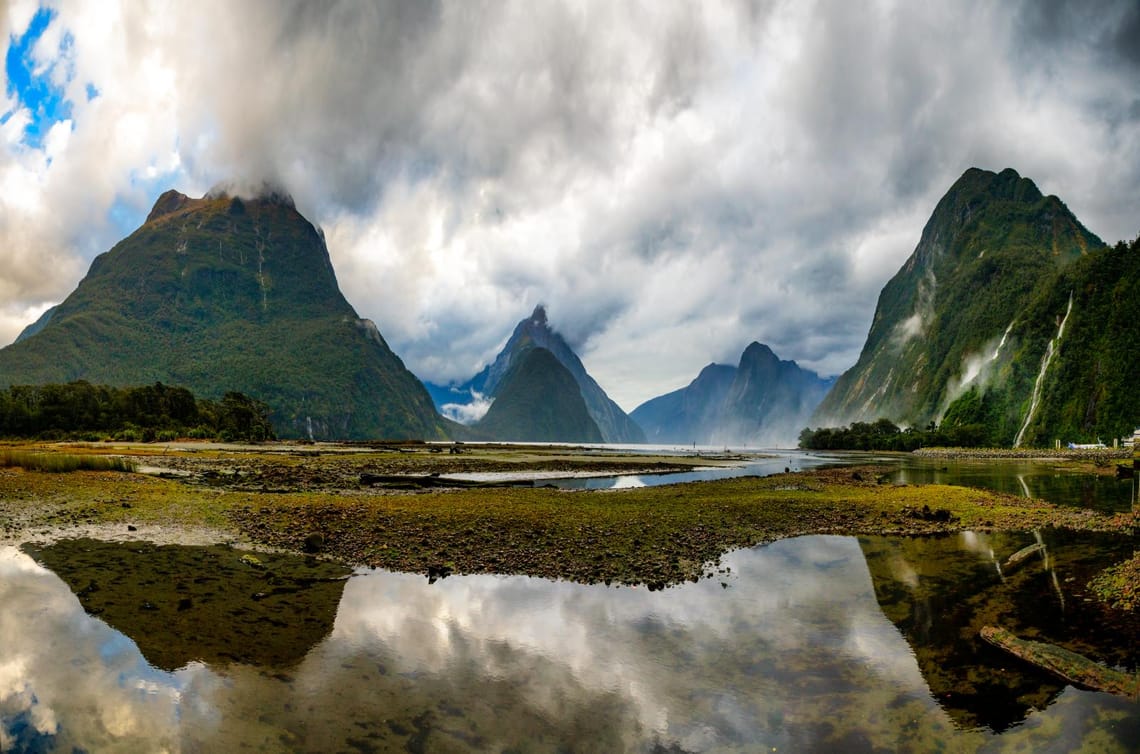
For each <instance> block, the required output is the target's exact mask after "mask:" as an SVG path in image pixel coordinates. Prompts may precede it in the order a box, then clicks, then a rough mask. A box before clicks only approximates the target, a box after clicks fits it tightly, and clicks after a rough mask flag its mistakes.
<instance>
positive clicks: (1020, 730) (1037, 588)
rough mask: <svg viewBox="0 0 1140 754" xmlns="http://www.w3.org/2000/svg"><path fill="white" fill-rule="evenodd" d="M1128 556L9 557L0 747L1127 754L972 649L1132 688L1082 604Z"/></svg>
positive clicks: (848, 544) (1124, 726) (994, 539)
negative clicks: (1090, 586)
mask: <svg viewBox="0 0 1140 754" xmlns="http://www.w3.org/2000/svg"><path fill="white" fill-rule="evenodd" d="M1038 537H1040V541H1041V542H1043V543H1044V544H1045V549H1044V550H1043V551H1042V552H1041V553H1039V554H1038V555H1035V556H1034V557H1033V558H1032V559H1031V560H1030V561H1029V562H1027V563H1026V564H1025V565H1023V566H1022V567H1021V568H1019V569H1016V570H1014V569H1010V568H1002V567H1001V566H1002V562H1003V561H1004V559H1006V558H1007V557H1008V556H1009V555H1010V554H1011V553H1013V552H1015V551H1017V550H1019V549H1020V548H1022V547H1024V546H1025V545H1027V544H1031V543H1034V542H1036V541H1038ZM1134 547H1135V542H1133V541H1131V540H1126V539H1123V538H1119V537H1117V538H1112V537H1105V536H1092V535H1080V536H1078V535H1062V534H1059V533H1056V532H1041V533H1039V534H1037V535H1035V534H1033V533H1025V534H991V535H985V534H975V533H964V534H961V535H953V536H946V537H940V538H909V539H907V538H888V537H864V538H854V537H829V536H812V537H801V538H796V539H789V540H782V541H779V542H775V543H773V544H770V545H767V546H760V547H755V548H752V549H747V550H740V551H736V552H732V553H729V554H728V555H726V556H725V557H724V558H723V560H722V562H721V564H720V566H719V568H717V569H715V570H713V571H711V577H708V578H705V579H702V580H701V581H699V582H696V583H686V584H683V585H679V586H675V587H672V588H668V589H665V590H661V591H649V590H647V589H644V588H629V587H621V588H618V587H606V586H604V585H581V584H574V583H569V582H563V581H549V580H544V579H534V578H527V577H522V576H486V575H484V576H459V577H455V576H453V577H448V578H445V579H441V580H438V581H435V582H434V583H430V582H429V581H428V580H427V579H426V578H425V577H423V576H420V575H414V574H398V573H390V572H384V571H358V572H356V573H355V575H352V576H351V577H349V578H347V579H346V578H345V574H344V572H343V571H341V570H339V569H337V568H336V567H335V566H328V565H319V564H314V563H312V562H310V561H306V560H304V559H301V558H290V557H285V556H267V555H266V556H263V555H258V556H256V557H257V560H256V561H251V560H249V559H248V558H246V559H245V560H242V555H241V553H240V552H238V551H233V550H228V549H226V548H191V547H156V546H154V545H142V544H139V543H133V544H111V543H101V542H91V541H72V542H63V543H59V544H56V545H49V546H40V547H27V548H25V550H23V551H21V550H16V549H13V548H7V549H3V550H0V646H2V647H3V648H4V649H3V654H2V655H0V750H3V751H5V752H7V751H37V752H39V751H43V752H50V751H67V752H71V751H92V752H94V751H108V750H114V751H140V752H141V751H147V752H149V751H172V752H176V751H182V752H191V751H236V750H242V749H243V748H244V749H247V750H254V751H388V750H399V751H496V752H498V751H607V752H612V751H646V752H651V751H667V752H681V751H749V752H752V751H772V750H776V751H808V752H811V751H848V752H858V751H923V752H925V751H939V750H941V751H955V752H961V751H966V752H969V751H1080V750H1084V749H1087V750H1095V751H1110V752H1111V751H1121V752H1123V751H1134V750H1135V748H1134V747H1135V745H1136V742H1137V741H1140V705H1137V704H1136V703H1135V702H1133V701H1131V700H1127V699H1122V698H1118V697H1114V696H1110V695H1107V694H1102V693H1096V692H1091V691H1082V690H1078V689H1075V688H1072V687H1068V686H1066V685H1065V684H1064V683H1062V682H1059V681H1057V680H1055V679H1054V678H1052V677H1051V676H1049V675H1048V674H1045V673H1041V672H1039V671H1037V670H1035V669H1033V668H1031V667H1029V666H1026V665H1023V664H1021V663H1020V662H1019V661H1017V660H1015V659H1013V658H1011V657H1008V656H1005V655H1004V654H1002V653H1001V652H1000V651H999V650H996V649H993V648H991V647H988V646H987V645H984V644H982V643H981V642H980V640H979V639H978V638H977V632H978V630H980V628H981V626H982V625H986V624H989V623H994V624H998V625H1001V626H1003V627H1005V628H1008V629H1010V630H1012V631H1014V632H1015V633H1017V634H1019V635H1022V636H1026V637H1032V638H1036V639H1039V640H1043V641H1052V642H1058V643H1064V644H1066V645H1067V646H1070V647H1073V648H1075V649H1078V650H1079V651H1081V652H1083V653H1085V654H1087V655H1088V656H1090V657H1093V658H1095V659H1097V660H1099V661H1102V662H1105V663H1107V664H1109V665H1111V666H1114V667H1117V668H1120V669H1123V670H1127V671H1129V672H1137V670H1138V669H1140V629H1138V626H1137V622H1136V621H1135V620H1131V621H1122V620H1119V619H1111V618H1110V617H1109V616H1108V614H1107V613H1105V612H1104V611H1103V610H1102V609H1101V608H1099V607H1098V606H1097V604H1096V603H1092V602H1088V601H1086V599H1085V595H1084V592H1083V588H1084V584H1085V582H1086V581H1087V580H1088V578H1089V577H1090V576H1091V575H1092V574H1093V573H1095V572H1096V571H1098V570H1099V569H1100V568H1103V567H1104V566H1106V565H1108V564H1110V563H1112V562H1115V561H1117V560H1120V559H1121V558H1123V557H1125V556H1127V555H1131V553H1132V551H1133V548H1134ZM124 573H125V574H127V575H126V576H121V575H120V574H124ZM219 637H220V638H219Z"/></svg>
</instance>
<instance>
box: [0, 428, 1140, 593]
mask: <svg viewBox="0 0 1140 754" xmlns="http://www.w3.org/2000/svg"><path fill="white" fill-rule="evenodd" d="M40 450H41V451H50V449H44V448H41V449H40ZM59 450H60V452H68V453H77V452H80V453H81V452H84V449H83V448H81V447H75V446H69V447H66V448H61V449H59ZM90 450H91V452H99V453H104V452H106V451H107V449H106V448H104V447H93V448H91V449H90ZM194 450H195V452H187V450H185V449H182V450H179V449H168V450H166V451H164V452H161V453H160V452H156V449H155V448H147V449H145V452H146V453H147V454H149V457H148V458H137V457H136V458H135V460H137V462H138V463H139V465H140V466H146V465H148V464H157V465H161V466H162V467H164V468H167V469H169V470H171V471H172V472H177V473H178V474H181V475H182V476H180V477H178V478H159V477H156V476H154V475H144V474H137V473H136V474H132V473H123V472H96V471H77V472H73V473H69V474H49V473H42V472H35V471H26V470H23V469H19V468H14V469H0V537H2V538H3V539H7V540H9V541H25V540H28V539H37V538H39V539H43V538H58V537H60V536H68V532H70V531H73V530H82V529H83V528H84V527H92V526H95V527H103V529H104V530H107V529H109V530H111V531H116V532H121V533H122V534H123V536H128V535H127V532H128V530H129V529H130V528H131V527H134V528H137V529H138V530H139V531H142V532H146V531H153V530H155V529H163V530H165V531H167V532H168V533H170V532H173V536H168V537H167V539H168V540H171V539H172V540H174V541H177V540H178V536H177V533H178V531H180V530H182V529H186V530H191V529H202V528H205V529H209V530H213V531H216V532H218V533H219V538H220V539H232V540H236V541H240V542H246V543H249V544H252V545H257V546H264V547H270V548H280V549H284V550H289V551H298V552H302V551H310V552H319V553H320V554H321V555H322V556H323V557H328V558H332V559H335V560H338V561H341V562H344V563H347V564H354V565H369V566H377V567H384V568H390V569H393V570H401V571H418V572H428V573H431V574H447V573H521V574H529V575H535V576H544V577H550V578H566V579H572V580H576V581H586V582H598V581H606V582H617V583H627V584H632V583H645V584H648V585H650V586H664V585H666V584H670V583H676V582H679V581H683V580H687V579H695V578H698V577H699V576H700V575H701V574H704V573H707V572H709V571H710V570H713V569H715V568H716V563H717V560H718V558H719V556H720V555H721V554H722V553H724V552H725V551H727V550H729V549H732V548H736V547H744V546H751V545H755V544H758V543H761V542H767V541H772V540H775V539H779V538H783V537H791V536H797V535H802V534H903V535H918V534H931V533H938V532H950V531H959V530H964V529H972V530H983V531H984V530H1028V529H1035V528H1040V527H1050V526H1055V527H1061V528H1067V529H1075V530H1097V531H1131V530H1132V527H1133V526H1134V525H1135V517H1134V515H1133V514H1116V515H1114V516H1107V515H1103V514H1099V513H1096V512H1093V511H1088V510H1082V509H1075V508H1066V507H1058V506H1054V505H1051V504H1049V503H1045V502H1041V501H1035V500H1026V499H1023V498H1017V497H1012V496H1008V495H1002V494H997V493H991V492H986V491H980V490H974V489H966V488H962V487H948V486H939V485H929V486H894V485H887V484H879V483H877V481H876V480H877V479H878V477H879V472H880V471H881V469H875V468H861V469H853V468H844V469H831V470H822V471H811V472H800V473H791V474H779V475H775V476H771V477H765V478H751V477H745V478H737V479H729V480H723V481H712V482H699V483H690V484H679V485H665V486H659V487H646V488H638V489H628V490H611V491H595V492H586V491H577V492H571V491H565V490H556V489H549V488H492V489H443V490H438V489H433V490H430V491H419V492H392V491H390V490H376V489H373V488H370V487H367V486H364V485H361V484H360V483H359V480H358V474H359V473H361V472H362V471H368V470H373V471H380V472H384V473H392V472H396V471H403V472H413V473H433V470H434V471H438V470H439V469H441V468H444V467H447V469H450V468H455V467H457V466H458V467H461V468H462V469H463V470H466V471H475V470H479V469H491V470H496V469H499V470H501V469H502V468H504V467H505V466H510V467H513V468H514V469H515V470H533V469H549V468H555V467H556V468H558V469H560V470H567V471H578V472H580V471H583V470H593V471H598V470H605V469H609V470H629V469H630V468H634V467H636V466H637V465H639V464H640V467H641V468H650V469H652V468H656V467H655V464H658V463H661V464H665V463H667V461H665V460H663V459H659V458H646V457H617V456H613V455H597V454H592V453H588V452H585V451H583V452H578V453H575V452H573V451H568V450H567V449H565V448H561V449H543V448H506V447H496V448H486V449H482V450H480V451H477V452H476V451H473V452H472V453H471V454H469V455H459V456H451V455H448V454H443V453H439V452H434V451H433V450H432V449H430V448H424V447H420V448H413V449H410V450H409V449H406V448H405V449H404V450H401V451H393V450H391V449H380V450H377V449H367V448H365V449H349V450H343V451H338V452H318V451H317V450H314V449H311V448H307V449H302V450H297V449H286V450H284V451H282V450H273V451H268V450H265V449H258V448H244V449H218V448H213V447H205V446H204V447H202V448H200V449H194ZM119 452H121V453H123V454H125V455H128V456H131V457H135V456H136V455H137V454H136V452H135V450H133V449H130V448H119ZM696 462H697V461H695V460H685V461H682V463H696ZM704 462H705V463H707V462H708V461H707V460H706V461H704ZM668 463H671V464H676V463H678V459H676V458H672V459H670V460H668ZM445 470H446V469H445ZM924 509H925V510H924ZM134 536H137V535H134Z"/></svg>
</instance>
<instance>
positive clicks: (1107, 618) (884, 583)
mask: <svg viewBox="0 0 1140 754" xmlns="http://www.w3.org/2000/svg"><path fill="white" fill-rule="evenodd" d="M1035 541H1037V540H1036V539H1035V535H1034V534H1033V533H993V534H974V533H970V532H967V533H964V534H962V535H958V536H955V537H953V538H928V537H923V538H897V537H890V538H888V537H861V538H860V539H859V545H860V547H861V548H862V550H863V554H864V556H865V557H866V561H867V567H868V570H869V571H870V574H871V578H872V581H873V583H874V590H875V598H876V600H877V601H878V603H879V606H880V608H881V609H882V611H883V614H884V615H886V617H887V618H888V619H889V620H890V621H891V622H892V623H894V624H895V625H896V626H897V627H898V629H899V631H900V632H901V633H902V635H903V636H904V637H905V638H906V640H907V642H908V643H909V644H910V646H911V648H912V650H913V652H914V655H915V658H916V660H917V661H918V665H919V669H920V670H921V672H922V675H923V677H924V678H925V680H926V683H927V684H928V686H929V687H930V692H931V694H932V695H933V696H934V697H935V699H937V700H938V702H939V703H940V704H941V705H942V707H943V708H944V709H946V710H947V712H949V713H950V714H951V716H952V717H953V718H954V719H955V721H956V722H957V723H958V724H959V725H961V726H963V727H975V726H978V725H984V726H986V727H989V728H990V729H991V730H994V731H997V732H1000V731H1003V730H1006V729H1007V728H1009V727H1010V726H1013V725H1016V724H1017V723H1019V722H1021V721H1022V720H1024V719H1025V718H1026V717H1027V716H1028V714H1029V713H1030V711H1031V710H1033V709H1038V710H1040V709H1044V708H1045V707H1047V706H1048V705H1050V704H1051V703H1052V702H1053V701H1054V699H1055V698H1056V697H1057V695H1058V694H1059V693H1060V692H1061V691H1062V690H1063V689H1064V687H1065V684H1064V682H1063V681H1060V680H1058V679H1056V678H1054V677H1053V676H1051V675H1049V674H1047V673H1045V672H1042V671H1038V670H1036V669H1034V668H1032V667H1030V666H1028V665H1025V664H1024V663H1021V662H1020V661H1018V660H1016V659H1014V658H1012V657H1010V656H1008V655H1006V654H1004V653H1003V652H1002V651H1001V650H998V649H995V648H993V647H990V646H989V645H987V644H985V642H983V641H982V640H981V639H980V638H979V636H978V634H979V631H981V628H982V626H985V625H996V626H1001V627H1003V628H1007V629H1009V630H1011V631H1013V632H1014V633H1016V634H1018V635H1021V636H1024V637H1026V638H1033V639H1037V640H1040V641H1047V642H1050V643H1055V644H1060V645H1063V646H1065V647H1066V648H1069V649H1071V650H1073V651H1076V652H1079V653H1081V654H1084V655H1086V656H1088V657H1090V658H1093V659H1096V660H1099V661H1101V662H1104V663H1106V664H1108V665H1110V666H1112V665H1119V666H1123V667H1130V668H1136V667H1137V665H1138V664H1140V621H1137V620H1135V619H1133V620H1131V621H1127V624H1126V625H1121V623H1120V622H1119V620H1118V619H1114V617H1113V616H1112V615H1110V614H1108V613H1106V612H1105V611H1104V610H1102V609H1100V608H1099V607H1098V606H1097V604H1096V603H1091V602H1085V601H1084V600H1083V599H1081V594H1080V591H1079V590H1083V588H1084V585H1085V584H1086V583H1087V582H1088V580H1089V579H1090V578H1091V577H1092V576H1093V575H1094V574H1095V573H1097V572H1098V571H1099V570H1101V569H1102V568H1104V567H1106V566H1107V565H1109V564H1110V563H1112V562H1114V561H1118V560H1121V559H1123V558H1125V557H1128V556H1130V555H1131V549H1132V543H1131V542H1129V541H1127V540H1124V539H1122V538H1119V537H1117V538H1111V537H1095V536H1092V535H1083V536H1081V537H1079V538H1078V537H1077V536H1076V535H1072V534H1067V535H1066V534H1062V533H1059V532H1048V533H1046V534H1044V535H1043V536H1042V538H1041V540H1040V541H1041V542H1042V543H1043V544H1044V545H1045V549H1044V550H1043V551H1041V552H1038V553H1035V554H1034V555H1032V556H1031V557H1030V558H1028V559H1027V560H1025V561H1023V563H1022V564H1021V565H1020V566H1018V567H1016V568H1012V567H1003V566H1004V564H1005V563H1006V561H1007V560H1008V558H1009V556H1011V555H1012V554H1014V553H1015V552H1017V551H1018V550H1020V549H1021V548H1023V547H1025V546H1026V545H1031V544H1034V542H1035ZM1130 636H1131V637H1133V638H1132V639H1129V637H1130Z"/></svg>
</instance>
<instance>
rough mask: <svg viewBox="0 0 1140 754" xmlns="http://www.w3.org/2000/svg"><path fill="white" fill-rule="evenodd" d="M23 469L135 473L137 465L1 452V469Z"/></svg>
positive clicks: (84, 457) (110, 459)
mask: <svg viewBox="0 0 1140 754" xmlns="http://www.w3.org/2000/svg"><path fill="white" fill-rule="evenodd" d="M14 467H18V468H22V469H24V470H25V471H45V472H47V473H49V474H62V473H66V472H69V471H134V470H135V464H134V462H133V461H130V460H128V459H126V458H119V457H111V456H97V455H75V454H71V453H30V452H28V451H23V450H11V449H4V450H0V468H5V469H9V468H14Z"/></svg>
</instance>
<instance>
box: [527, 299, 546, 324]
mask: <svg viewBox="0 0 1140 754" xmlns="http://www.w3.org/2000/svg"><path fill="white" fill-rule="evenodd" d="M530 322H531V324H532V325H534V326H535V327H549V325H548V324H547V320H546V307H545V306H543V305H542V304H539V305H538V306H536V307H534V312H532V313H531V315H530Z"/></svg>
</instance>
